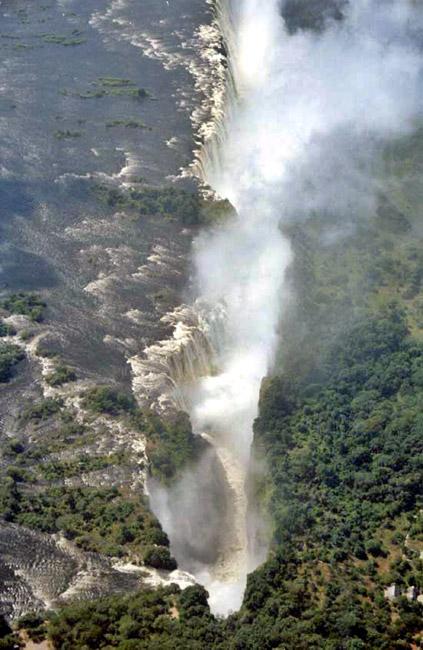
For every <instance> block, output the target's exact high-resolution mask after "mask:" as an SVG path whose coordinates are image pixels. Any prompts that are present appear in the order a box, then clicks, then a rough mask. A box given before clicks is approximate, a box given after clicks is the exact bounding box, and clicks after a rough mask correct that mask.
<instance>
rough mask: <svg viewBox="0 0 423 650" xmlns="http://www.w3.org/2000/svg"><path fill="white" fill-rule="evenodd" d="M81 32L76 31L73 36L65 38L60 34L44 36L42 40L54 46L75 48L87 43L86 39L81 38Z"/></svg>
mask: <svg viewBox="0 0 423 650" xmlns="http://www.w3.org/2000/svg"><path fill="white" fill-rule="evenodd" d="M79 34H80V32H79V31H78V30H76V31H75V32H73V33H72V36H63V35H59V34H43V35H42V37H41V38H42V40H43V41H44V43H48V44H53V45H64V46H65V47H74V46H75V45H82V44H83V43H86V39H85V38H81V37H80V36H79Z"/></svg>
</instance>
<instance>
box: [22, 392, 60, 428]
mask: <svg viewBox="0 0 423 650" xmlns="http://www.w3.org/2000/svg"><path fill="white" fill-rule="evenodd" d="M62 406H63V400H62V399H56V398H53V397H49V398H47V399H45V400H43V401H42V402H38V403H37V404H34V405H33V406H29V407H28V408H26V409H25V410H24V411H23V413H22V419H23V420H33V421H35V422H39V421H40V420H46V419H48V418H49V417H51V416H52V415H55V414H56V413H59V412H60V409H61V407H62Z"/></svg>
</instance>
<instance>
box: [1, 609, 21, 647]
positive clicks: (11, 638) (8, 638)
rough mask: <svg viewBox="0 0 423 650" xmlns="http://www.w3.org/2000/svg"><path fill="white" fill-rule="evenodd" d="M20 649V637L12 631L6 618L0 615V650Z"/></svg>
mask: <svg viewBox="0 0 423 650" xmlns="http://www.w3.org/2000/svg"><path fill="white" fill-rule="evenodd" d="M19 647H20V644H19V638H18V635H17V634H15V633H14V632H13V631H12V629H11V627H10V626H9V625H8V624H7V622H6V620H5V619H4V617H3V616H2V615H0V650H15V649H16V648H19Z"/></svg>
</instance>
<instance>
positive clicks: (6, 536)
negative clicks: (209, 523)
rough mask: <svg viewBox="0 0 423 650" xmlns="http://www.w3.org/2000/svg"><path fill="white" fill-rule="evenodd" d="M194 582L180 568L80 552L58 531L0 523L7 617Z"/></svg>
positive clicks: (0, 591) (1, 592) (0, 598)
mask: <svg viewBox="0 0 423 650" xmlns="http://www.w3.org/2000/svg"><path fill="white" fill-rule="evenodd" d="M171 582H173V583H177V584H179V585H180V586H181V587H182V588H183V587H186V586H188V585H189V584H193V583H194V580H193V579H192V577H191V576H190V575H189V574H187V573H184V572H182V571H172V572H168V571H156V570H154V569H151V568H146V567H138V566H135V565H132V564H124V563H122V562H117V561H116V560H113V559H111V558H107V557H104V556H102V555H100V554H97V553H85V552H83V551H81V550H80V549H78V548H77V547H76V546H74V544H72V543H71V542H69V541H68V540H66V539H64V538H63V537H61V536H58V535H54V536H50V535H44V534H42V533H38V532H35V531H33V530H30V529H28V528H25V527H23V526H19V525H16V524H9V523H7V522H4V521H3V522H1V523H0V603H1V612H2V614H3V615H5V616H6V617H7V618H8V619H9V620H12V619H15V618H18V617H19V616H21V615H22V614H25V613H27V612H28V611H29V610H31V611H37V610H39V611H40V610H44V609H46V608H52V607H53V608H54V607H58V606H60V605H62V604H64V603H65V602H67V601H69V600H75V599H77V600H90V599H94V598H98V597H101V596H106V595H111V594H114V593H125V594H126V593H129V592H131V591H136V590H138V589H140V588H141V587H142V586H143V585H152V586H157V585H160V584H170V583H171Z"/></svg>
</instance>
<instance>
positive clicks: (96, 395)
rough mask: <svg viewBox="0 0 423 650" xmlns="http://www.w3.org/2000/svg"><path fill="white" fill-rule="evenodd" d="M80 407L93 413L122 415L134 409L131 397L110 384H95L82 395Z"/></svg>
mask: <svg viewBox="0 0 423 650" xmlns="http://www.w3.org/2000/svg"><path fill="white" fill-rule="evenodd" d="M81 404H82V407H83V408H84V409H88V410H89V411H92V412H93V413H97V414H101V413H106V414H108V415H122V414H126V413H132V412H134V410H135V406H136V403H135V400H134V398H133V397H131V396H128V395H126V394H125V393H121V392H119V391H117V390H115V389H114V388H111V387H110V386H96V387H95V388H90V389H89V390H88V391H86V392H85V393H84V394H83V395H82V402H81Z"/></svg>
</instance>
